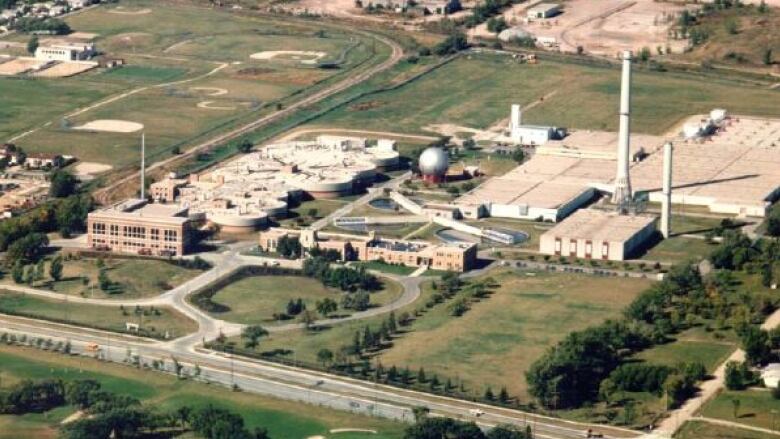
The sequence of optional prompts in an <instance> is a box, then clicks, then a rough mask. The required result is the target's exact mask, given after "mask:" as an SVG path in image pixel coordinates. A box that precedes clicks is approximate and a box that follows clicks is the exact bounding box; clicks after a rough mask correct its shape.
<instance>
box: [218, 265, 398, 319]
mask: <svg viewBox="0 0 780 439" xmlns="http://www.w3.org/2000/svg"><path fill="white" fill-rule="evenodd" d="M381 281H382V284H383V288H382V290H380V291H377V292H374V293H371V304H372V305H373V306H381V305H384V304H386V303H390V302H392V301H393V300H395V299H397V298H398V297H399V296H400V295H401V293H402V292H403V289H402V287H401V285H399V284H398V283H396V282H393V281H391V280H388V279H381ZM343 294H344V293H342V292H341V291H340V290H338V289H335V288H328V287H325V286H324V285H322V282H320V281H318V280H316V279H312V278H308V277H303V276H250V277H245V278H243V279H240V280H238V281H236V282H234V283H231V284H230V285H228V286H226V287H224V288H222V289H220V290H219V291H218V292H217V293H216V294H215V295H214V296H213V297H212V299H211V300H212V302H214V303H216V304H218V305H221V306H224V307H227V308H228V309H229V311H226V312H220V313H212V315H214V316H216V317H218V318H220V319H222V320H227V321H230V322H236V323H244V324H266V323H268V322H273V321H274V314H283V313H285V312H286V306H287V303H288V302H289V301H291V300H293V301H295V300H298V299H302V300H303V302H304V303H305V305H306V309H308V310H311V311H315V312H316V310H317V309H316V303H317V302H318V301H320V300H322V299H324V298H331V299H333V300H335V301H336V302H337V303H338V302H340V299H341V296H342V295H343ZM336 314H339V315H345V314H349V310H339V311H338V312H337V313H336Z"/></svg>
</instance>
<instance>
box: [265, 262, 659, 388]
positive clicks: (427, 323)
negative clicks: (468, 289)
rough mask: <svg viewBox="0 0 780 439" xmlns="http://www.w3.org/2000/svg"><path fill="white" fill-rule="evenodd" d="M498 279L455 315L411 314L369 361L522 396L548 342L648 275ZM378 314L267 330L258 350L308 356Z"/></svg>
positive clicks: (601, 313) (611, 308)
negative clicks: (323, 325)
mask: <svg viewBox="0 0 780 439" xmlns="http://www.w3.org/2000/svg"><path fill="white" fill-rule="evenodd" d="M486 276H490V277H493V279H494V280H495V282H496V284H497V285H499V287H497V288H496V289H495V291H494V294H493V295H492V297H490V298H487V299H483V300H482V301H481V302H479V303H474V304H472V306H471V310H469V311H468V312H467V313H466V314H465V315H463V316H462V317H459V318H456V317H453V316H451V315H450V312H449V310H448V305H447V304H440V305H437V306H435V307H434V308H432V309H430V310H428V311H427V312H425V313H423V314H422V315H421V316H419V317H417V319H416V321H415V322H414V323H413V324H412V325H411V326H410V327H408V328H407V330H406V332H405V334H403V335H402V336H400V337H399V338H397V339H396V340H394V342H393V346H392V347H390V348H389V349H387V350H385V351H382V352H381V353H380V354H379V356H378V357H377V358H376V360H378V361H380V362H381V363H382V364H383V365H384V366H385V367H390V366H391V365H395V366H397V367H399V368H403V367H406V366H409V367H410V368H411V369H412V370H413V371H416V370H417V369H418V368H420V367H424V368H425V371H426V372H427V373H428V374H429V376H430V375H431V374H434V373H435V374H438V375H439V378H440V379H442V380H443V379H444V378H445V377H446V378H451V379H453V380H456V379H460V380H462V381H463V382H464V384H465V386H466V388H467V389H468V391H469V392H471V391H473V392H475V393H476V394H478V395H482V392H484V390H485V387H486V386H488V385H490V386H492V387H493V389H494V391H497V389H499V388H500V387H501V386H506V387H507V389H508V391H509V393H510V394H511V395H515V396H519V397H520V399H521V400H525V401H527V400H528V396H527V394H526V393H525V392H526V390H525V389H526V384H525V377H524V375H523V373H524V372H525V370H526V369H527V368H528V366H529V365H530V364H531V363H532V362H533V361H534V360H535V359H536V358H537V357H538V356H539V355H541V354H542V353H543V352H544V351H545V350H546V349H547V348H548V347H550V346H552V345H553V344H554V343H555V342H557V341H558V340H560V339H561V338H562V337H564V336H565V335H566V334H567V333H568V332H569V331H571V330H574V329H582V328H585V327H587V326H590V325H591V324H593V323H594V321H601V320H604V319H607V318H609V317H615V316H617V315H618V314H619V313H620V311H621V310H622V308H623V306H625V305H626V304H627V303H628V302H630V301H631V300H632V299H633V298H634V297H635V296H636V295H637V294H638V293H639V292H640V291H642V290H644V289H645V288H647V286H648V285H649V282H648V281H645V280H636V279H623V278H621V279H617V280H616V279H608V280H606V279H602V278H590V277H583V276H575V275H570V274H559V273H537V274H536V275H535V276H528V275H526V274H523V273H519V272H513V271H509V270H501V271H493V272H490V273H488V274H487V275H486ZM432 295H433V291H432V288H430V284H424V285H423V292H422V296H421V298H420V299H419V300H418V301H417V302H416V303H414V304H412V305H410V306H407V307H406V308H404V309H401V310H398V311H397V312H396V314H397V315H398V314H400V313H402V312H409V313H412V312H413V311H414V310H415V309H418V308H424V307H423V304H424V303H426V302H427V301H428V300H429V299H430V298H431V296H432ZM383 319H384V318H383V317H380V318H370V319H366V320H363V321H360V322H347V323H344V324H341V325H337V326H333V327H330V328H327V329H323V330H321V331H310V332H305V331H292V332H286V333H280V334H272V335H271V336H270V337H269V338H268V339H264V340H263V341H262V342H261V347H260V351H261V352H268V351H273V350H275V349H287V350H289V352H288V354H289V355H288V356H287V357H288V358H289V359H293V358H296V359H298V360H303V361H308V362H311V363H316V354H317V352H318V351H319V350H320V349H322V348H324V347H325V348H328V349H331V350H332V351H334V352H338V350H339V348H340V347H342V346H344V345H346V344H349V342H350V340H352V337H353V335H354V334H355V332H359V331H362V329H363V328H364V327H365V326H366V325H369V326H371V327H372V328H378V327H379V325H380V324H381V322H382V321H383Z"/></svg>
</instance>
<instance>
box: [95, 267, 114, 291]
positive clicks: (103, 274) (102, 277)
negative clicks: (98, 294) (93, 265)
mask: <svg viewBox="0 0 780 439" xmlns="http://www.w3.org/2000/svg"><path fill="white" fill-rule="evenodd" d="M113 285H114V283H113V282H112V281H111V279H109V277H108V272H107V270H106V269H105V268H100V269H99V271H98V288H100V291H108V290H110V289H111V287H112V286H113Z"/></svg>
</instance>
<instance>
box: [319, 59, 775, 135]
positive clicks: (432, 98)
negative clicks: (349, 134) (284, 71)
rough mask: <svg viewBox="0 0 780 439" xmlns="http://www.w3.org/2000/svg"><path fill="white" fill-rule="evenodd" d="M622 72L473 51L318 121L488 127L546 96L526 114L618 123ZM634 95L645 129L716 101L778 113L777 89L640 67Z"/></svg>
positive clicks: (554, 121)
mask: <svg viewBox="0 0 780 439" xmlns="http://www.w3.org/2000/svg"><path fill="white" fill-rule="evenodd" d="M619 74H620V72H619V70H618V69H617V68H604V67H598V66H586V65H579V64H565V63H560V62H555V61H550V60H542V61H541V62H540V63H539V64H537V65H530V64H518V63H517V62H516V61H514V60H512V59H511V58H510V57H508V56H499V55H488V54H483V55H469V56H468V57H462V58H460V59H458V60H456V61H454V62H452V63H450V64H447V65H446V66H444V67H441V68H439V69H438V70H435V71H434V72H432V73H430V74H428V75H426V76H424V77H422V78H420V79H418V80H416V81H414V82H412V83H410V84H407V85H404V86H402V87H400V88H397V89H394V90H392V91H386V92H382V93H378V94H373V95H370V96H367V97H365V98H362V99H360V100H357V101H355V102H352V103H350V104H349V105H345V106H342V107H341V108H339V109H338V110H336V111H333V112H331V113H329V114H328V115H326V116H323V117H322V118H319V119H317V120H315V121H314V122H313V123H314V124H316V125H327V126H332V127H338V128H345V129H349V128H355V129H367V130H380V129H381V130H387V129H388V127H392V130H393V131H397V132H408V133H421V134H430V132H426V131H425V130H424V129H423V128H424V127H426V126H427V125H430V124H437V123H451V124H457V125H464V126H468V127H474V128H488V127H490V126H492V125H493V124H495V123H496V122H498V121H500V120H502V119H506V118H508V117H509V107H510V105H511V104H513V103H519V104H523V105H528V104H530V103H532V102H534V101H537V100H538V99H540V98H542V97H545V96H546V97H545V99H544V101H543V102H541V103H540V104H539V105H536V106H535V107H533V108H532V109H530V110H528V111H526V112H524V114H523V117H524V121H525V122H527V123H531V124H549V125H555V126H565V127H568V128H576V129H597V130H615V131H616V130H617V124H618V118H617V110H618V108H617V107H618V99H619V93H620V79H619ZM551 93H554V94H551ZM632 98H633V107H632V116H633V118H632V129H634V130H635V131H636V132H641V133H648V134H662V133H664V132H666V131H667V130H669V129H670V128H672V127H673V126H674V125H676V124H677V123H678V122H679V121H681V120H682V118H684V117H685V116H687V115H691V114H699V113H702V112H706V111H709V110H711V109H712V108H716V107H723V108H728V109H729V111H730V112H732V113H734V114H751V115H765V116H779V115H780V107H778V106H777V105H776V102H777V99H778V98H780V90H774V91H771V90H768V89H767V87H766V86H755V85H748V84H745V83H740V82H732V81H728V80H725V79H714V78H699V77H695V76H687V77H686V76H682V75H679V74H674V73H658V72H648V71H637V72H636V74H635V75H634V87H633V90H632ZM412 109H413V110H414V111H410V110H412Z"/></svg>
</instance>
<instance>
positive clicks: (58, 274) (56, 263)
mask: <svg viewBox="0 0 780 439" xmlns="http://www.w3.org/2000/svg"><path fill="white" fill-rule="evenodd" d="M63 268H64V266H63V264H62V256H57V257H55V258H54V259H52V261H51V264H49V276H51V278H52V279H53V280H54V281H55V282H56V281H59V280H60V279H62V270H63Z"/></svg>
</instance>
